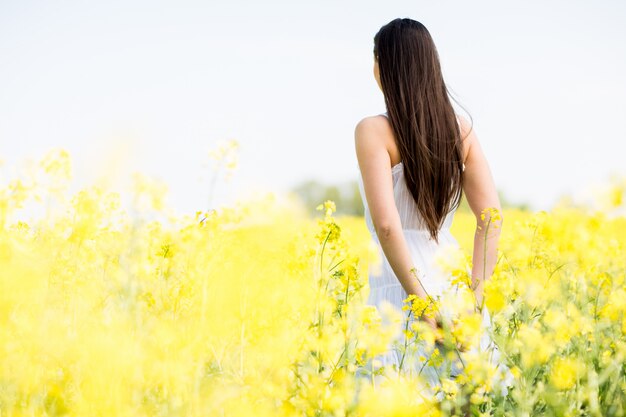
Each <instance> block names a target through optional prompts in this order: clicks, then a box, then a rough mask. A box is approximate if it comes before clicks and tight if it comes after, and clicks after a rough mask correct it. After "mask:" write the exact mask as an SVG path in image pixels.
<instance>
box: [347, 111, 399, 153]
mask: <svg viewBox="0 0 626 417" xmlns="http://www.w3.org/2000/svg"><path fill="white" fill-rule="evenodd" d="M390 133H391V125H390V123H389V120H387V118H386V117H385V116H383V115H375V116H366V117H364V118H362V119H361V120H359V121H358V122H357V124H356V126H355V128H354V139H355V141H356V142H362V143H371V142H378V143H379V145H382V146H383V147H385V148H386V147H387V136H389V134H390Z"/></svg>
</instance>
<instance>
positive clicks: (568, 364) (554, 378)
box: [550, 358, 578, 389]
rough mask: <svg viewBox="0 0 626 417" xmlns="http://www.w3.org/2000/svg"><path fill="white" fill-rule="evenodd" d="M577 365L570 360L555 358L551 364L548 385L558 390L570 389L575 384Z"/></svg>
mask: <svg viewBox="0 0 626 417" xmlns="http://www.w3.org/2000/svg"><path fill="white" fill-rule="evenodd" d="M577 374H578V365H577V363H576V361H574V360H573V359H571V358H557V359H556V360H555V361H554V363H553V364H552V370H551V372H550V383H552V385H554V386H555V387H556V388H558V389H570V388H572V387H573V386H574V385H575V384H576V378H577Z"/></svg>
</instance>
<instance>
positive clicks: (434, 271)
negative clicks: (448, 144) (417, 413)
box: [357, 113, 490, 386]
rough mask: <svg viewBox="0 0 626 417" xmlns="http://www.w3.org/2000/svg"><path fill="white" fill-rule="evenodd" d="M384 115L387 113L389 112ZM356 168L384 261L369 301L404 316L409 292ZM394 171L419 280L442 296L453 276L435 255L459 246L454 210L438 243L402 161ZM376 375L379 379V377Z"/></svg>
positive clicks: (387, 357) (392, 355)
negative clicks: (386, 251) (387, 248)
mask: <svg viewBox="0 0 626 417" xmlns="http://www.w3.org/2000/svg"><path fill="white" fill-rule="evenodd" d="M383 115H384V116H387V114H386V113H385V114H383ZM457 122H458V118H457ZM464 168H465V166H464ZM357 170H358V171H359V175H358V183H359V191H360V193H361V199H362V201H363V206H364V209H365V213H364V216H365V222H366V225H367V228H368V230H369V232H370V236H371V238H372V240H373V242H374V243H375V244H376V247H377V248H378V253H379V259H381V262H382V263H381V265H380V268H379V269H375V268H373V267H370V268H369V276H368V281H369V289H370V292H369V296H368V299H367V302H366V304H368V305H373V306H376V307H377V309H379V311H380V310H381V307H382V304H383V303H390V304H391V305H392V306H393V307H395V308H397V309H398V311H400V312H401V313H402V316H403V317H406V314H407V312H405V311H402V306H403V305H405V303H404V299H406V298H407V296H408V295H407V293H406V291H405V290H404V288H403V287H402V285H401V284H400V281H399V280H398V278H397V277H396V275H395V273H394V272H393V270H392V269H391V266H390V264H389V262H388V261H387V259H386V257H385V255H384V252H383V250H382V247H381V246H380V241H379V240H378V236H377V234H376V230H375V228H374V224H373V222H372V218H371V215H370V211H369V208H368V205H367V200H366V198H365V191H364V187H363V178H362V176H361V173H360V169H359V168H358V165H357ZM391 175H392V180H393V192H394V200H395V203H396V207H397V209H398V213H399V215H400V222H401V224H402V230H403V233H404V237H405V238H406V242H407V245H408V247H409V251H410V253H411V258H412V260H413V264H414V266H415V267H416V268H417V269H418V270H419V271H421V272H420V273H419V275H418V276H419V277H420V281H421V282H422V285H423V286H424V287H425V289H426V292H427V293H428V294H429V295H430V296H432V297H434V298H437V297H439V296H442V294H443V293H444V291H445V290H446V289H448V288H451V283H450V279H451V278H450V277H449V276H448V274H447V273H446V272H445V271H444V270H443V269H442V268H441V267H440V266H439V265H438V264H437V263H436V258H437V257H438V256H440V255H443V256H445V252H444V251H445V250H447V249H449V248H451V249H456V248H458V247H459V244H458V242H457V240H456V239H455V238H454V236H453V235H452V233H451V232H450V227H451V226H452V221H453V218H454V213H455V211H450V213H448V215H447V216H446V218H445V219H444V222H443V225H442V227H441V229H440V231H439V235H438V239H439V243H438V244H437V243H436V242H435V241H434V240H432V239H431V237H430V234H429V233H428V230H427V228H426V227H425V224H424V221H423V219H422V217H421V215H420V213H419V211H418V209H417V205H416V203H415V201H414V199H413V197H412V195H411V193H410V192H409V190H408V188H407V186H406V182H405V180H404V166H403V164H402V162H400V163H398V164H397V165H395V166H393V167H392V169H391ZM483 313H484V314H483V325H484V326H486V325H487V324H488V323H490V318H489V312H488V311H487V309H486V308H484V309H483ZM485 336H486V335H485ZM396 337H397V338H398V340H403V339H404V335H403V334H402V333H400V334H398V335H397V336H396ZM489 342H490V340H489V339H488V338H483V339H482V340H481V346H482V348H483V349H484V348H486V347H487V345H488V344H489ZM430 353H431V352H425V351H424V350H423V349H419V350H418V355H419V356H423V357H425V358H427V357H429V355H430ZM401 356H402V353H401V351H400V350H398V349H395V348H393V347H390V349H389V350H388V351H387V352H386V353H385V354H382V355H379V356H377V357H376V358H377V359H378V360H379V361H380V365H381V366H385V367H386V368H391V367H392V366H393V364H396V365H399V363H400V361H401ZM405 362H406V358H405ZM417 362H419V361H417ZM417 365H418V366H417V368H415V369H416V370H417V372H419V373H420V375H421V376H422V377H424V378H425V379H426V380H427V381H428V382H429V383H430V384H432V385H433V386H434V385H437V384H439V378H438V376H437V370H436V369H434V368H432V367H430V366H425V367H424V366H423V365H422V364H419V363H417ZM372 366H373V365H372V363H371V362H370V363H368V365H367V366H366V368H367V369H368V371H372V370H374V369H376V368H378V366H374V367H373V368H372ZM456 366H458V364H456ZM406 369H407V368H406V366H405V365H404V364H403V371H405V370H406ZM411 372H413V370H411ZM375 379H378V377H377V378H375Z"/></svg>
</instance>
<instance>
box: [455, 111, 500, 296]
mask: <svg viewBox="0 0 626 417" xmlns="http://www.w3.org/2000/svg"><path fill="white" fill-rule="evenodd" d="M459 120H460V122H461V135H462V137H464V138H465V141H466V142H467V144H466V145H465V146H466V148H469V150H468V151H467V156H466V159H465V172H464V175H465V180H464V182H463V192H464V193H465V198H467V202H468V204H469V206H470V208H471V209H472V212H473V213H474V216H475V218H476V229H475V233H474V250H473V256H472V288H473V289H474V294H475V295H476V303H477V305H478V306H479V308H482V306H483V285H484V281H485V280H486V279H489V278H490V277H491V275H492V274H493V270H494V268H495V265H496V261H497V256H498V241H499V239H500V230H501V229H502V218H503V216H502V208H501V207H500V199H499V198H498V193H497V191H496V186H495V184H494V181H493V177H492V175H491V170H490V169H489V164H488V163H487V159H486V158H485V155H484V154H483V151H482V148H481V146H480V142H479V141H478V137H477V136H476V132H475V131H474V129H473V128H471V127H470V126H469V123H468V122H467V120H465V118H463V117H461V116H459ZM470 129H471V131H470ZM468 131H469V134H468ZM490 208H492V209H496V210H497V211H492V210H488V209H490Z"/></svg>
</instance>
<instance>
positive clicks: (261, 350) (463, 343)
mask: <svg viewBox="0 0 626 417" xmlns="http://www.w3.org/2000/svg"><path fill="white" fill-rule="evenodd" d="M69 164H70V161H69V156H68V155H67V154H65V153H60V154H55V155H53V156H49V157H46V158H44V159H43V160H41V161H40V163H39V165H38V167H37V169H36V172H34V173H33V177H32V178H31V180H28V179H23V178H20V179H11V178H9V179H7V181H6V183H3V184H2V185H1V188H0V416H107V417H109V416H363V417H365V416H371V417H375V416H415V415H425V416H439V415H459V416H462V415H474V416H487V415H495V416H538V415H541V416H622V415H624V412H625V408H626V405H625V404H626V370H625V368H624V362H625V359H626V339H625V337H624V335H625V334H626V324H624V320H623V319H624V312H625V311H626V286H625V279H626V251H625V249H626V217H625V216H623V215H611V214H610V213H609V212H608V211H607V210H604V211H602V210H589V209H584V208H581V207H574V206H567V205H563V206H559V207H555V208H554V209H553V210H551V211H550V212H527V211H520V210H513V209H505V210H503V213H502V214H503V218H504V219H505V220H504V222H503V228H502V234H501V239H500V246H499V259H498V263H497V265H496V270H495V272H494V275H493V277H492V278H491V279H490V280H489V281H488V282H487V284H486V288H485V303H486V306H487V307H488V308H489V311H490V313H491V320H492V321H491V323H492V326H491V327H490V329H489V330H484V329H482V328H481V323H480V316H479V314H480V312H476V311H473V310H472V309H471V308H469V309H468V308H466V306H465V305H464V303H471V297H469V296H468V294H469V293H468V291H469V290H468V289H467V282H468V279H469V277H468V275H467V272H466V271H467V268H468V264H469V262H470V261H471V259H470V258H469V254H470V253H471V250H472V247H471V245H472V242H473V234H474V227H475V219H474V216H473V215H472V214H471V213H466V212H462V211H459V212H457V214H456V216H455V220H454V224H453V233H454V234H455V236H456V237H457V239H458V241H459V243H460V244H461V246H462V249H463V253H461V254H460V255H461V256H457V257H451V258H450V260H449V265H448V267H449V270H450V277H451V281H450V285H451V287H452V286H455V288H457V290H458V291H457V293H456V294H457V295H456V297H457V298H455V299H454V300H455V301H454V302H455V305H457V306H458V311H459V313H458V315H457V316H454V317H452V318H451V319H450V321H449V322H447V323H446V325H445V326H444V328H443V330H442V332H441V334H439V335H434V334H433V332H432V331H431V330H429V327H428V326H425V325H423V323H422V322H419V321H411V320H407V318H410V314H411V312H413V311H414V309H415V307H416V304H412V305H411V304H409V301H407V308H406V309H405V310H403V311H397V310H391V309H384V310H382V311H380V312H379V311H377V310H375V309H373V308H372V306H368V305H366V304H365V301H366V299H367V294H368V284H367V282H368V278H367V273H368V268H370V267H371V268H373V267H375V266H376V264H377V262H378V261H379V260H378V259H376V256H375V252H374V251H373V248H372V246H371V243H370V241H369V235H368V232H367V229H366V226H365V223H364V220H363V218H359V217H341V216H336V215H335V209H336V207H335V206H334V203H333V202H330V201H328V202H320V207H319V209H320V210H319V212H318V213H319V216H318V218H317V219H310V218H307V216H305V215H304V214H303V210H301V209H299V208H298V207H297V206H291V205H287V204H282V203H279V202H278V201H277V200H276V199H275V198H273V196H272V195H268V196H267V198H263V199H259V200H255V201H248V202H241V203H239V204H236V205H233V206H232V207H224V208H221V209H219V210H216V211H211V212H202V211H201V212H197V213H194V215H189V216H182V217H172V216H167V217H166V218H158V214H159V213H161V214H162V213H164V212H165V206H164V202H163V200H162V198H161V194H162V190H161V189H160V188H159V187H156V186H153V185H152V184H151V183H150V182H149V181H148V180H147V179H146V178H144V177H140V176H138V177H137V179H136V188H135V195H134V196H133V202H134V204H135V205H134V206H133V211H132V213H129V212H126V211H124V210H123V209H122V208H121V203H120V196H119V195H118V194H116V193H115V192H112V191H107V190H104V189H102V188H99V187H97V186H93V187H89V188H86V189H83V190H81V191H79V192H77V193H74V194H71V195H70V193H69V192H68V187H67V184H68V182H69V180H70V175H69ZM623 195H624V188H623V187H622V188H620V187H617V186H615V187H614V189H613V191H612V194H611V204H612V207H613V208H619V207H623V205H624V202H623V200H622V198H623ZM53 203H54V204H53ZM27 204H30V205H35V206H37V207H39V208H41V213H42V214H41V215H40V216H39V217H37V219H36V220H34V221H30V222H26V221H23V220H21V219H20V210H21V208H22V207H23V206H24V205H27ZM51 207H56V208H55V209H54V210H53V209H51ZM161 217H163V216H161ZM442 302H443V301H442ZM469 305H471V304H469ZM434 306H435V307H441V306H437V303H435V304H434ZM411 307H413V310H412V308H411ZM483 331H488V332H489V335H490V337H491V338H492V339H493V341H494V342H495V344H496V345H497V347H498V351H499V353H500V361H501V363H502V365H503V366H504V367H505V368H506V369H507V370H508V372H509V376H510V377H511V379H509V382H508V385H507V387H506V389H505V390H502V389H501V388H502V386H501V385H500V383H499V382H498V381H499V380H498V379H497V377H496V375H497V372H498V368H497V366H496V365H495V364H494V362H493V361H492V357H490V354H491V351H490V350H482V349H478V346H479V344H480V337H479V336H480V335H481V332H483ZM398 332H400V333H399V334H401V335H403V337H404V339H403V344H404V346H405V348H406V357H407V364H409V365H414V366H418V368H419V369H421V367H425V368H424V369H429V368H430V367H434V369H437V370H438V373H437V375H438V378H439V381H440V385H438V386H435V387H433V386H428V385H427V384H425V382H424V379H423V378H422V376H421V375H420V374H419V373H415V372H409V371H408V370H409V369H415V368H412V367H411V366H407V368H406V370H405V369H384V368H378V369H377V370H375V367H374V365H376V355H377V354H379V353H381V352H383V350H384V349H385V348H386V346H387V343H388V342H390V341H391V340H392V338H393V336H394V335H397V334H398ZM436 336H439V337H441V339H442V340H443V342H438V341H436V340H435V339H436ZM418 346H421V347H423V348H426V349H430V350H431V351H432V352H434V354H433V355H431V356H430V357H428V358H425V357H419V356H418V355H416V354H411V353H415V352H416V350H415V349H416V348H417V347H418ZM420 363H421V365H420ZM451 363H457V364H461V368H462V370H461V372H460V373H459V374H454V375H453V374H452V372H451V371H452V369H451V367H449V366H447V364H451ZM426 367H429V368H426Z"/></svg>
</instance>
